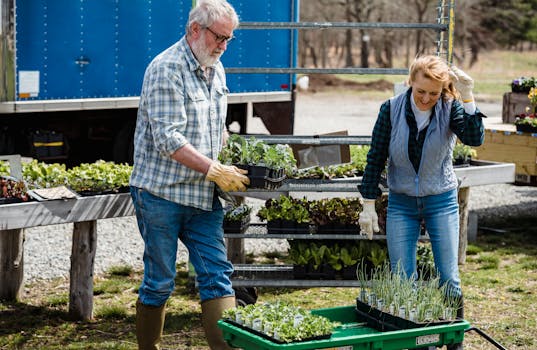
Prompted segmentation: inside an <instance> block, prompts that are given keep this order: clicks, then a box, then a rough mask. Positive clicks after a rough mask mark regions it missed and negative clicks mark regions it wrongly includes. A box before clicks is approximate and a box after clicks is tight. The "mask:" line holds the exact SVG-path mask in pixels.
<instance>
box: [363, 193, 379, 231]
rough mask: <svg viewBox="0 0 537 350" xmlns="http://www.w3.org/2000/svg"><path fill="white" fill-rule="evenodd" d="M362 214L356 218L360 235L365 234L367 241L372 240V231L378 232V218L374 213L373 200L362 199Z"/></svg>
mask: <svg viewBox="0 0 537 350" xmlns="http://www.w3.org/2000/svg"><path fill="white" fill-rule="evenodd" d="M363 201H364V203H363V205H362V208H363V210H362V212H361V213H360V217H359V218H358V223H359V224H360V234H362V235H363V234H366V235H367V238H368V239H372V238H373V231H374V232H379V231H380V229H379V218H378V216H377V212H376V211H375V200H374V199H365V198H364V199H363Z"/></svg>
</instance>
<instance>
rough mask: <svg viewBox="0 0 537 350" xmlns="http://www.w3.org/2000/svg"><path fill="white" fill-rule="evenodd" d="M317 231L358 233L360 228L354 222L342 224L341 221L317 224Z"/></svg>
mask: <svg viewBox="0 0 537 350" xmlns="http://www.w3.org/2000/svg"><path fill="white" fill-rule="evenodd" d="M316 229H317V233H320V234H352V235H355V234H358V233H359V232H360V228H359V227H358V225H354V224H341V223H339V222H331V223H328V224H326V225H318V226H316Z"/></svg>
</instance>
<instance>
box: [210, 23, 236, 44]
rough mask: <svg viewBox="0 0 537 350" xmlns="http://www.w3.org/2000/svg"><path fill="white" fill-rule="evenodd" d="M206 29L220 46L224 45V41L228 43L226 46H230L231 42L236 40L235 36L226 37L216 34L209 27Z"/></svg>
mask: <svg viewBox="0 0 537 350" xmlns="http://www.w3.org/2000/svg"><path fill="white" fill-rule="evenodd" d="M204 29H207V30H208V31H209V32H211V33H212V34H213V35H214V40H215V41H216V42H217V43H218V44H222V43H223V42H224V41H225V42H226V44H229V42H230V41H231V40H233V39H235V37H234V36H225V35H220V34H218V33H215V32H214V31H213V30H212V29H211V28H209V27H205V28H204Z"/></svg>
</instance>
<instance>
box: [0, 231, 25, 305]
mask: <svg viewBox="0 0 537 350" xmlns="http://www.w3.org/2000/svg"><path fill="white" fill-rule="evenodd" d="M23 278H24V229H16V230H0V282H1V283H0V299H1V300H12V301H16V300H18V299H19V297H20V292H21V290H22V281H23Z"/></svg>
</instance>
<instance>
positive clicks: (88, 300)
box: [0, 193, 134, 320]
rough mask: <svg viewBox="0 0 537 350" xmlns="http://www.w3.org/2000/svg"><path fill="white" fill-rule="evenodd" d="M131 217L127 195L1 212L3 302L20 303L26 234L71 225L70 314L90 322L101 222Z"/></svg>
mask: <svg viewBox="0 0 537 350" xmlns="http://www.w3.org/2000/svg"><path fill="white" fill-rule="evenodd" d="M132 215H134V208H133V205H132V201H131V197H130V194H128V193H121V194H111V195H99V196H90V197H79V198H76V199H68V200H51V201H44V202H26V203H17V204H7V205H2V206H0V299H5V300H6V299H7V300H16V299H18V298H19V296H20V292H21V290H22V286H23V275H24V273H23V272H24V245H23V243H24V229H25V228H29V227H36V226H46V225H55V224H64V223H73V224H74V228H73V245H72V252H71V271H70V288H69V289H70V290H69V314H70V315H71V316H72V317H73V318H75V319H78V320H90V319H92V316H93V265H94V261H95V252H96V245H97V220H99V219H108V218H116V217H123V216H132ZM44 253H45V252H44Z"/></svg>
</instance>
